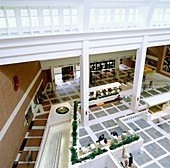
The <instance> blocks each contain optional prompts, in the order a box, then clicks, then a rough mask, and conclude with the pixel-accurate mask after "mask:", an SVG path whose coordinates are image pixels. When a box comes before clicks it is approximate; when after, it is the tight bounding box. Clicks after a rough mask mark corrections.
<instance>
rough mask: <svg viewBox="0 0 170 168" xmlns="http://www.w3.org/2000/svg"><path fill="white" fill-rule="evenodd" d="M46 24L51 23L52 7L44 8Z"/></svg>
mask: <svg viewBox="0 0 170 168" xmlns="http://www.w3.org/2000/svg"><path fill="white" fill-rule="evenodd" d="M43 19H44V26H50V25H51V16H50V9H43Z"/></svg>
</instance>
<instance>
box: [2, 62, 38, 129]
mask: <svg viewBox="0 0 170 168" xmlns="http://www.w3.org/2000/svg"><path fill="white" fill-rule="evenodd" d="M39 69H40V64H39V62H30V63H23V64H12V65H6V66H0V80H1V83H0V93H1V94H0V100H3V104H2V106H3V107H2V109H3V114H4V119H5V122H6V121H7V119H8V118H9V116H10V115H11V113H12V112H13V110H14V109H15V107H16V105H17V104H18V102H19V101H20V99H21V98H22V96H23V95H24V93H25V91H26V90H27V88H28V87H29V85H30V83H31V82H32V80H33V79H34V77H35V76H36V74H37V73H38V71H39ZM15 75H17V76H18V78H19V89H18V91H14V84H13V83H14V82H13V77H14V76H15ZM0 122H1V121H0ZM0 129H1V128H0Z"/></svg>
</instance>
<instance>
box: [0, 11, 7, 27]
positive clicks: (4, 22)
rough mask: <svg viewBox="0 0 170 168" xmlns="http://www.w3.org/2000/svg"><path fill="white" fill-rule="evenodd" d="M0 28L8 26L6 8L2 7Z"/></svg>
mask: <svg viewBox="0 0 170 168" xmlns="http://www.w3.org/2000/svg"><path fill="white" fill-rule="evenodd" d="M0 28H7V24H6V20H5V14H4V10H2V9H0Z"/></svg>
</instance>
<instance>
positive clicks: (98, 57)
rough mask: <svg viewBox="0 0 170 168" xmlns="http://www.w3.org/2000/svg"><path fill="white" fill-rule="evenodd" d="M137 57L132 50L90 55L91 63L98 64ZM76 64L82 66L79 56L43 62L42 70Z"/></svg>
mask: <svg viewBox="0 0 170 168" xmlns="http://www.w3.org/2000/svg"><path fill="white" fill-rule="evenodd" d="M135 55H136V50H130V51H121V52H113V53H104V54H95V55H90V56H89V60H90V62H96V61H102V60H109V59H115V58H117V57H120V58H123V57H132V56H135ZM75 64H80V57H79V56H77V57H71V58H64V59H55V60H48V61H41V67H42V69H50V67H51V66H53V67H54V68H55V67H62V66H66V65H75Z"/></svg>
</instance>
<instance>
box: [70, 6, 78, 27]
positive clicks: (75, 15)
mask: <svg viewBox="0 0 170 168" xmlns="http://www.w3.org/2000/svg"><path fill="white" fill-rule="evenodd" d="M71 12H72V25H78V11H77V9H72V10H71Z"/></svg>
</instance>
